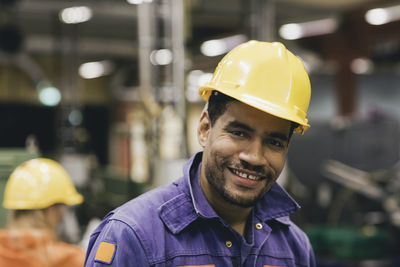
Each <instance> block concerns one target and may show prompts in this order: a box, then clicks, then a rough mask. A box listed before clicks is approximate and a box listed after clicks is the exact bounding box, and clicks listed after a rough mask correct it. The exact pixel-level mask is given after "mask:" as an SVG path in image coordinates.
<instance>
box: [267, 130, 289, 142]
mask: <svg viewBox="0 0 400 267" xmlns="http://www.w3.org/2000/svg"><path fill="white" fill-rule="evenodd" d="M268 136H269V137H273V138H278V139H281V140H282V141H285V142H287V141H288V140H289V137H288V136H287V135H286V134H283V133H280V132H270V133H268Z"/></svg>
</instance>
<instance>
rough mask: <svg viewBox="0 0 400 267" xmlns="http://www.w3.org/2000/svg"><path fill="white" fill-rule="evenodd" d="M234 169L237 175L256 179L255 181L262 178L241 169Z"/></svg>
mask: <svg viewBox="0 0 400 267" xmlns="http://www.w3.org/2000/svg"><path fill="white" fill-rule="evenodd" d="M232 171H233V172H234V173H235V174H236V175H237V176H240V177H242V178H246V179H250V180H255V181H257V180H260V179H261V176H256V175H252V174H247V173H244V172H239V171H237V170H232Z"/></svg>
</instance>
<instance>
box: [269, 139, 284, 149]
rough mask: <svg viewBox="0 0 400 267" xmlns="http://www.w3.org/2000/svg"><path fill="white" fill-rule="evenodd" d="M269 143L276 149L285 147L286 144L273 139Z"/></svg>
mask: <svg viewBox="0 0 400 267" xmlns="http://www.w3.org/2000/svg"><path fill="white" fill-rule="evenodd" d="M268 143H269V144H271V145H273V146H276V147H284V144H283V143H282V142H280V141H278V140H274V139H271V140H269V141H268Z"/></svg>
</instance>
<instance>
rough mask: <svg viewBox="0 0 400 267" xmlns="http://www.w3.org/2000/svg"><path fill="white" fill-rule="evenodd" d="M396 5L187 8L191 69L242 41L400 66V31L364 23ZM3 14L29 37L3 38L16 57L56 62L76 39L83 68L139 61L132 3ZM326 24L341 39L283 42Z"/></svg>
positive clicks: (4, 7)
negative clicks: (335, 25) (84, 12)
mask: <svg viewBox="0 0 400 267" xmlns="http://www.w3.org/2000/svg"><path fill="white" fill-rule="evenodd" d="M157 1H158V2H162V1H161V0H157ZM394 4H400V1H399V0H324V1H320V0H217V1H216V0H185V6H186V7H185V25H184V30H185V50H186V51H185V52H186V54H187V55H188V57H189V58H190V64H189V66H188V67H187V68H190V69H195V68H199V69H202V68H203V69H204V68H211V67H212V68H213V67H215V64H216V62H218V60H219V59H220V57H218V56H217V57H211V58H210V57H205V56H204V55H202V54H201V53H200V45H201V43H202V42H204V41H206V40H210V39H214V38H221V37H227V36H231V35H235V34H244V35H246V36H247V37H248V38H249V39H270V40H278V41H282V42H284V43H285V44H286V45H287V46H288V47H290V48H291V49H294V50H296V52H297V51H298V52H299V53H305V52H307V51H308V52H311V53H313V54H315V55H316V56H318V57H321V58H323V59H330V58H335V57H338V56H341V55H343V54H346V57H353V56H354V57H357V56H368V55H369V54H372V55H373V56H374V57H375V58H377V59H380V60H382V61H384V62H386V61H393V59H397V60H398V59H399V55H400V49H399V47H400V45H399V44H400V40H399V36H400V30H399V29H400V25H399V23H398V22H395V23H390V25H389V24H388V25H387V26H385V27H381V28H377V27H374V26H367V25H366V23H365V22H362V20H363V12H365V11H366V10H367V9H369V8H372V7H380V6H387V5H394ZM81 5H84V6H89V7H90V8H91V9H92V10H93V17H92V19H91V20H89V21H88V22H85V23H81V24H76V25H65V24H63V23H61V22H60V21H59V19H58V13H59V12H60V10H62V9H63V8H66V7H70V6H81ZM0 8H1V11H0V18H1V20H0V25H5V24H11V25H14V26H15V27H16V28H17V29H18V30H19V31H20V33H21V35H22V37H23V39H22V40H23V42H21V43H20V45H18V43H19V42H18V40H19V39H18V38H17V37H18V36H17V37H16V38H14V39H13V38H8V37H7V38H6V39H7V40H5V37H4V36H2V37H1V38H2V39H3V40H2V41H1V43H4V42H8V43H9V44H8V47H10V46H11V47H13V48H12V49H15V50H18V49H19V50H22V51H24V52H26V53H27V54H29V55H32V56H41V55H54V54H57V53H59V50H60V47H61V44H62V42H63V40H65V38H66V37H68V36H69V37H71V36H72V37H71V38H74V41H76V43H77V44H78V45H76V49H77V53H76V54H77V55H78V56H79V61H80V62H85V61H91V60H103V59H111V60H114V61H116V62H118V61H119V62H126V61H135V60H137V58H138V29H137V28H138V25H137V24H138V23H137V21H138V7H137V5H133V4H128V3H127V2H126V1H125V0H80V1H68V0H34V1H32V0H18V1H12V0H1V1H0ZM265 14H267V16H266V15H265ZM327 17H337V18H340V20H341V25H340V26H339V29H338V31H337V32H335V33H334V34H328V35H325V36H317V37H311V38H305V39H302V40H293V41H289V40H283V39H282V38H281V37H279V35H278V29H279V27H280V26H282V25H283V24H287V23H295V22H305V21H310V20H317V19H323V18H327ZM13 42H14V43H13ZM370 43H371V46H370V45H369V44H370ZM13 44H14V46H13ZM385 44H386V45H385ZM382 47H383V48H382ZM13 52H15V51H13ZM347 54H350V55H347ZM353 54H354V55H353ZM317 69H320V68H317Z"/></svg>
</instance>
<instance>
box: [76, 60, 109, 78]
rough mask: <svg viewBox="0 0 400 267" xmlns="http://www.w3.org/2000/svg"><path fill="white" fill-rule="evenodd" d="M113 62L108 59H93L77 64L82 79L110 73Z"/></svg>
mask: <svg viewBox="0 0 400 267" xmlns="http://www.w3.org/2000/svg"><path fill="white" fill-rule="evenodd" d="M112 69H113V64H112V63H111V62H110V61H107V60H103V61H95V62H87V63H83V64H82V65H80V66H79V70H78V71H79V75H80V76H81V77H82V78H84V79H94V78H98V77H101V76H104V75H107V74H110V73H111V71H112Z"/></svg>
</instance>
